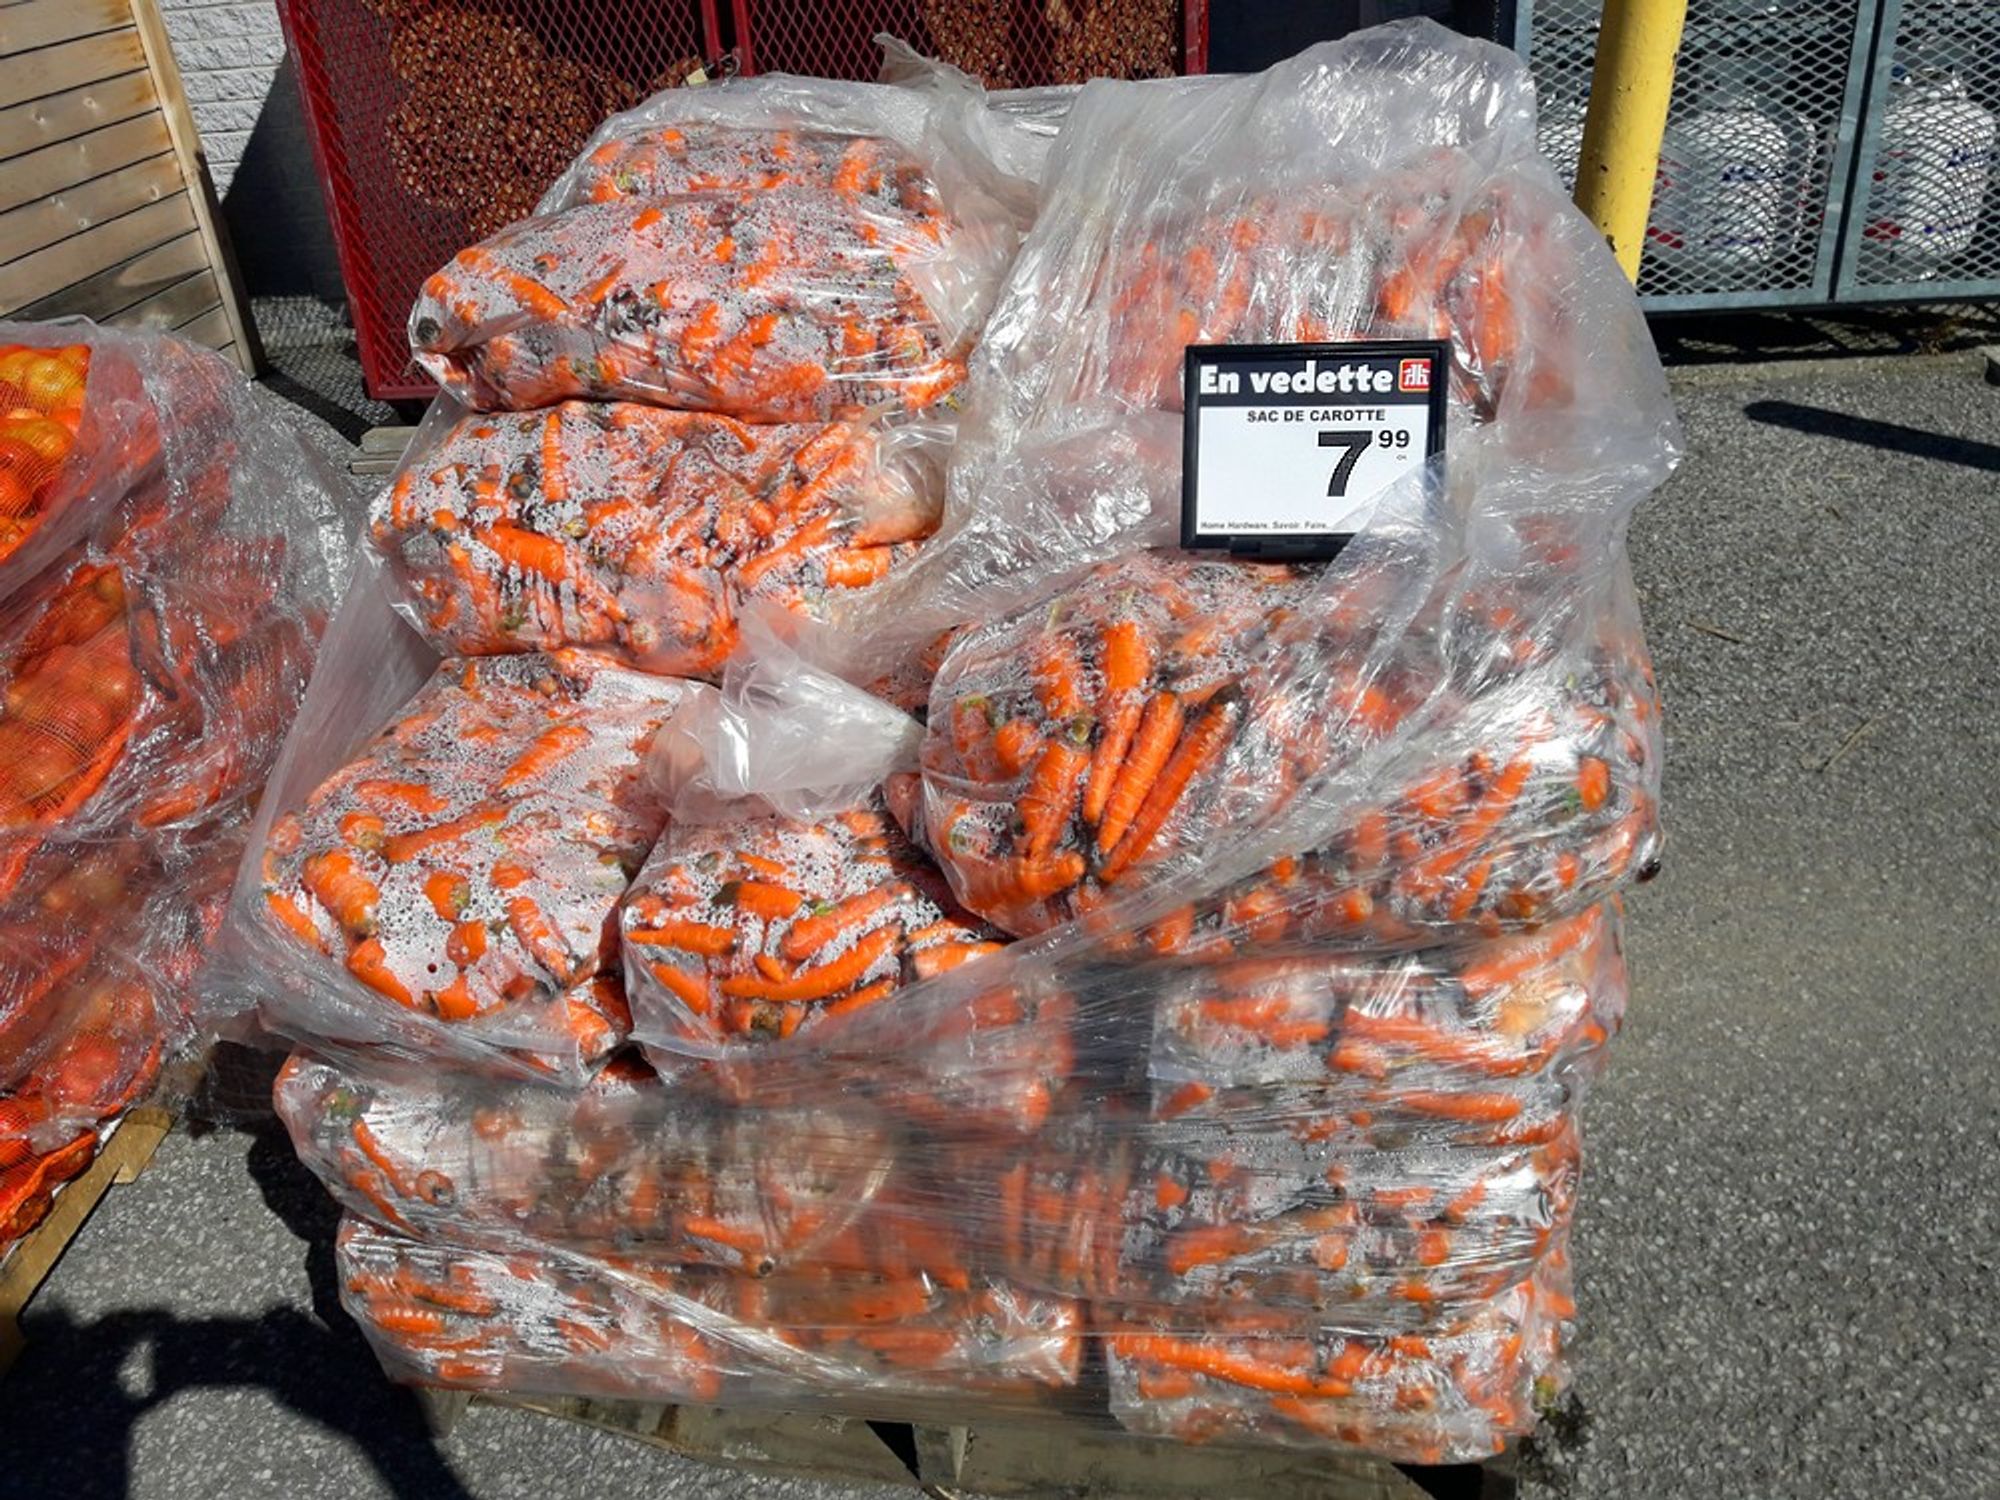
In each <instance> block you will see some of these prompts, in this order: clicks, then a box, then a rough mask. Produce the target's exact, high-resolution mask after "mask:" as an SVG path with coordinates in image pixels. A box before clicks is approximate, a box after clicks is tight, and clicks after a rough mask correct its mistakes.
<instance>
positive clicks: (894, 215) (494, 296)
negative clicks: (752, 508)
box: [410, 69, 1020, 421]
mask: <svg viewBox="0 0 2000 1500" xmlns="http://www.w3.org/2000/svg"><path fill="white" fill-rule="evenodd" d="M984 107H985V106H984V100H983V96H982V95H981V94H980V92H979V90H978V88H977V86H976V85H973V84H972V83H971V82H970V81H969V80H966V79H964V78H963V77H962V76H960V75H954V74H952V73H951V72H950V70H947V69H935V70H933V71H932V72H931V73H930V74H928V75H927V76H926V77H925V78H923V79H922V80H920V81H918V82H916V83H915V84H913V85H911V86H898V87H889V86H884V85H877V84H847V83H834V82H829V81H824V80H809V79H797V78H786V77H783V76H773V77H770V78H759V79H744V80H731V81H728V82H725V83H722V84H719V85H716V86H715V87H713V88H704V89H700V90H669V91H668V92H667V93H666V94H663V95H660V96H658V97H657V98H655V99H653V100H651V101H649V102H648V103H647V104H645V105H642V106H641V107H640V108H638V109H637V110H633V111H630V112H628V113H626V114H623V115H618V116H614V117H613V118H612V119H611V120H610V121H608V122H607V123H606V124H605V125H604V126H603V127H601V128H600V130H599V132H598V134H597V136H596V137H595V138H594V139H593V142H592V144H591V145H590V146H589V147H587V148H586V150H585V152H584V154H583V156H582V157H581V158H580V159H579V161H578V162H577V164H576V165H575V166H573V167H572V168H571V169H570V171H569V172H568V173H566V174H565V175H564V176H563V178H562V179H561V180H560V181H558V182H557V183H556V185H555V186H554V187H553V188H551V189H550V191H549V194H548V195H547V196H546V197H545V198H544V200H543V204H542V212H541V213H540V214H539V215H538V216H537V217H535V218H532V219H527V220H523V221H522V222H521V223H519V224H516V225H513V226H510V227H509V228H508V229H505V230H502V231H501V232H500V233H499V234H497V235H495V236H494V237H493V238H491V239H489V240H487V241H486V242H484V243H483V244H481V245H477V246H474V247H472V248H471V249H468V250H466V251H463V252H461V254H460V255H459V256H458V257H457V258H456V259H455V260H454V261H453V262H452V263H451V264H450V265H448V266H446V267H445V268H444V269H443V270H441V271H439V272H438V273H437V275H435V276H433V277H432V278H431V279H430V280H429V281H428V282H426V283H425V285H424V288H423V290H422V292H421V293H420V295H419V297H418V299H417V302H416V305H415V306H414V307H413V308H412V309H411V314H410V339H411V345H412V347H413V349H414V350H415V351H416V355H417V358H418V360H419V361H420V362H421V363H422V364H423V365H424V367H425V369H426V370H428V371H429V372H430V373H431V374H432V376H434V377H435V378H436V379H437V381H438V383H439V384H440V385H441V386H443V387H444V389H445V390H446V391H448V392H450V393H452V394H454V395H456V396H458V397H460V398H461V399H463V400H465V401H467V402H468V403H470V404H471V405H474V406H479V407H494V406H502V407H513V408H520V407H531V406H541V405H546V404H549V403H551V402H554V401H559V400H563V399H565V398H569V397H576V396H581V397H588V398H594V399H612V400H639V401H649V402H652V403H654V404H657V405H664V406H674V407H681V408H684V409H689V410H700V411H715V412H723V413H728V414H731V415H734V416H739V417H746V418H751V419H755V420H761V421H814V420H825V419H826V418H828V417H831V416H838V415H848V414H853V413H856V412H860V411H863V410H867V409H894V410H898V411H922V410H924V409H926V408H928V407H931V406H933V405H935V404H936V403H938V402H939V401H941V400H943V399H944V398H946V397H947V396H949V395H950V394H951V392H952V391H953V390H955V389H956V388H957V386H958V385H959V383H960V382H961V380H962V379H963V377H964V360H963V356H964V354H965V352H966V350H967V349H968V347H969V346H970V344H971V341H972V338H973V336H974V335H975V334H976V332H977V331H978V328H979V325H980V323H981V322H982V321H983V319H984V316H985V312H986V308H987V306H988V305H989V304H990V302H991V300H992V295H993V290H994V287H995V286H996V284H997V282H998V278H999V276H1000V274H1001V272H1002V270H1003V269H1004V267H1005V265H1006V262H1007V259H1008V257H1009V255H1010V254H1011V252H1012V250H1013V247H1014V244H1015V242H1016V240H1017V238H1018V234H1019V228H1020V225H1019V224H1018V222H1017V221H1016V219H1015V217H1014V214H1015V212H1017V211H1018V207H1019V204H1018V197H1019V193H1018V189H1015V190H1014V193H1013V194H1012V196H1013V197H1014V198H1015V199H1016V200H1017V201H1016V203H1015V204H1014V206H1013V207H1012V208H1010V206H1009V204H1008V203H1007V202H1005V201H1003V199H1005V198H1007V197H1008V196H1009V192H1008V187H1009V182H1008V179H1006V178H1005V177H1004V175H1003V174H1002V173H1001V171H1000V169H999V168H998V167H997V166H996V164H995V163H994V162H993V161H992V160H990V159H988V158H987V157H985V156H984V154H983V153H981V152H980V151H979V150H978V149H977V145H976V143H977V141H978V139H979V138H980V132H976V131H974V130H971V129H969V128H964V127H962V126H961V127H960V128H957V129H951V128H948V122H949V121H950V120H951V119H952V117H954V116H959V115H975V114H980V113H982V112H983V111H984Z"/></svg>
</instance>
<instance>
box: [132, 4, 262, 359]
mask: <svg viewBox="0 0 2000 1500" xmlns="http://www.w3.org/2000/svg"><path fill="white" fill-rule="evenodd" d="M128 3H129V4H130V5H131V7H132V20H133V24H135V25H136V26H137V27H138V28H139V38H140V40H141V41H142V42H144V43H145V47H146V66H147V67H148V68H149V69H150V70H151V71H152V74H153V83H154V86H155V88H156V89H157V90H158V91H159V95H160V114H161V117H162V118H163V119H164V120H165V121H166V126H167V131H168V134H169V136H170V138H171V139H172V141H173V143H174V152H175V154H176V155H178V156H179V157H180V159H181V173H182V175H183V176H184V177H186V178H187V185H188V196H189V198H190V199H191V200H192V202H193V205H194V217H195V223H196V224H197V225H198V226H199V227H200V229H201V237H202V240H203V242H204V243H205V244H206V245H207V246H208V263H209V265H210V266H212V267H213V268H214V270H215V277H216V280H217V281H218V282H220V283H221V284H222V289H223V298H222V317H223V320H224V321H225V322H227V323H228V324H229V335H228V337H227V338H223V339H214V340H210V341H209V342H210V343H211V344H213V345H214V346H215V347H217V348H220V347H222V346H223V345H225V344H228V345H233V346H234V347H235V350H236V363H237V365H238V366H239V367H240V368H241V369H242V370H243V371H244V373H246V374H249V375H255V374H256V373H257V372H258V371H259V370H260V369H262V368H263V364H264V346H263V345H262V344H261V343H260V342H259V341H258V338H257V325H256V323H254V322H253V321H252V320H251V317H250V302H249V299H248V298H247V297H245V296H244V294H243V273H242V272H241V271H240V270H238V269H237V266H236V252H235V250H234V248H233V247H232V246H231V245H230V243H229V232H228V229H227V228H226V227H225V226H224V224H223V222H222V205H221V204H220V203H219V202H218V201H217V200H216V196H215V184H214V183H213V182H211V181H210V180H209V176H208V159H207V158H206V157H205V156H204V155H203V154H202V149H201V132H200V130H199V129H197V128H196V126H195V123H194V111H193V110H191V109H189V108H188V100H187V89H186V88H185V87H184V86H183V85H182V83H181V69H180V64H179V63H178V62H176V61H175V60H174V47H173V40H172V38H170V37H169V36H168V35H167V23H166V22H165V21H164V20H162V19H161V18H160V7H159V0H128Z"/></svg>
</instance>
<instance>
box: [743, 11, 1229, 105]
mask: <svg viewBox="0 0 2000 1500" xmlns="http://www.w3.org/2000/svg"><path fill="white" fill-rule="evenodd" d="M731 5H732V10H733V19H734V21H735V23H736V51H737V55H738V57H739V58H740V59H741V61H742V65H743V71H744V72H746V73H754V72H760V71H761V72H766V73H809V74H813V75H815V76H818V77H825V78H859V79H868V78H873V77H874V76H875V74H876V69H877V68H878V66H879V65H880V62H881V53H880V51H879V50H878V49H877V47H876V46H875V35H876V33H877V32H886V33H888V34H889V35H890V36H896V37H901V38H902V39H903V40H904V41H906V42H908V43H909V44H910V45H911V46H913V47H915V48H916V49H917V50H918V51H919V52H922V53H924V54H925V55H927V56H935V57H942V58H944V59H945V60H946V61H947V62H953V63H957V64H958V65H959V66H961V67H964V68H966V70H967V71H968V72H973V73H979V74H981V75H982V76H983V77H984V78H985V80H986V82H987V83H989V84H991V85H993V86H994V87H1004V88H1032V87H1034V86H1036V85H1039V84H1047V83H1080V82H1082V81H1083V78H1084V77H1085V76H1089V75H1094V74H1098V73H1105V72H1120V73H1127V74H1131V75H1132V76H1140V75H1141V74H1145V73H1158V74H1166V73H1205V72H1207V71H1208V0H731ZM1126 17H1139V18H1144V19H1151V20H1154V21H1156V22H1157V24H1158V25H1159V27H1160V29H1161V31H1162V33H1163V34H1164V37H1165V46H1164V48H1162V49H1160V51H1161V52H1162V54H1163V55H1160V56H1158V57H1157V59H1156V60H1157V62H1158V64H1159V66H1158V67H1157V68H1153V69H1149V68H1139V69H1133V68H1130V67H1126V68H1107V67H1106V66H1105V65H1104V63H1103V61H1102V57H1103V55H1104V54H1103V52H1102V50H1101V47H1100V46H1094V45H1092V44H1091V40H1089V39H1086V33H1085V31H1083V30H1079V29H1078V28H1088V27H1089V26H1090V24H1091V21H1092V19H1093V18H1103V19H1109V20H1111V21H1114V22H1118V23H1119V31H1120V32H1125V33H1129V27H1128V26H1126V25H1125V24H1123V21H1122V20H1121V18H1126ZM1065 19H1066V21H1067V24H1066V25H1064V24H1060V23H1061V22H1063V21H1064V20H1065ZM1003 30H1004V32H1005V37H1004V40H1003V39H1002V37H1001V33H1002V32H1003ZM954 31H956V32H958V33H959V35H960V36H962V37H964V38H965V39H966V41H965V42H964V43H963V44H962V45H965V46H970V47H972V48H976V49H977V50H978V52H979V53H980V54H981V56H978V57H974V56H970V55H968V54H966V53H964V52H960V48H959V47H957V46H954V37H953V32H954ZM1116 35H1117V33H1113V32H1112V30H1111V28H1110V27H1109V26H1105V25H1103V24H1102V22H1101V21H1100V25H1099V26H1098V28H1097V34H1096V37H1095V41H1096V42H1098V43H1102V42H1104V41H1107V40H1112V41H1114V45H1115V37H1116ZM1066 36H1067V38H1068V40H1065V37H1066ZM1125 40H1126V44H1127V45H1128V46H1129V45H1130V44H1131V36H1130V35H1129V34H1128V35H1127V36H1126V38H1125ZM1079 44H1081V45H1079ZM1136 50H1147V51H1150V50H1151V49H1136ZM955 52H960V55H954V53H955ZM989 59H990V60H998V61H999V62H1000V67H999V68H998V69H997V70H996V69H994V68H991V67H988V66H985V65H984V62H985V61H986V60H989Z"/></svg>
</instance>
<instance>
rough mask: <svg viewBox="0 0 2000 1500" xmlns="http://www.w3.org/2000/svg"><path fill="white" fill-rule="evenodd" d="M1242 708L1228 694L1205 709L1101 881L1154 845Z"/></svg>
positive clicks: (1102, 871) (1100, 874)
mask: <svg viewBox="0 0 2000 1500" xmlns="http://www.w3.org/2000/svg"><path fill="white" fill-rule="evenodd" d="M1241 707H1242V700H1241V699H1240V698H1238V697H1236V696H1235V695H1234V694H1228V695H1224V696H1220V697H1217V698H1214V699H1212V700H1211V701H1210V703H1209V705H1208V707H1207V708H1205V709H1203V710H1202V715H1201V718H1199V719H1198V720H1196V721H1195V725H1194V727H1193V728H1192V729H1190V730H1189V731H1188V732H1187V733H1186V734H1185V735H1183V736H1182V737H1181V742H1180V744H1179V745H1178V746H1177V747H1176V748H1175V750H1174V753H1173V756H1172V758H1171V759H1169V760H1168V762H1167V764H1166V766H1165V768H1164V769H1163V770H1162V771H1161V772H1160V777H1159V780H1157V781H1156V782H1154V783H1153V785H1152V786H1151V788H1149V789H1148V790H1147V792H1146V797H1145V800H1144V801H1143V802H1142V803H1141V804H1140V806H1139V811H1138V814H1137V815H1136V816H1135V817H1134V818H1133V820H1132V826H1131V827H1130V828H1129V829H1128V830H1127V831H1126V833H1125V836H1124V837H1123V838H1122V839H1120V840H1119V841H1118V845H1117V847H1116V848H1114V849H1113V850H1112V851H1111V855H1110V857H1109V858H1108V859H1106V860H1105V861H1104V863H1103V864H1102V865H1101V866H1100V867H1099V868H1098V879H1099V880H1101V881H1103V882H1104V883H1105V884H1106V885H1109V884H1110V883H1111V882H1112V881H1114V880H1116V879H1117V878H1118V877H1119V876H1120V875H1121V874H1123V873H1124V872H1125V871H1126V870H1127V869H1129V868H1130V867H1131V865H1132V862H1133V861H1134V860H1136V859H1138V858H1139V856H1140V855H1142V854H1144V853H1145V852H1146V850H1147V848H1148V847H1150V846H1151V844H1152V842H1153V840H1154V838H1155V837H1156V836H1158V834H1159V831H1160V828H1161V826H1162V825H1163V824H1165V822H1166V820H1167V816H1168V814H1170V813H1171V812H1172V811H1173V810H1174V807H1175V805H1176V804H1177V803H1179V801H1180V799H1181V794H1182V792H1184V791H1186V790H1187V785H1188V783H1189V782H1190V781H1192V780H1193V779H1194V777H1195V776H1196V774H1197V773H1199V772H1201V771H1203V770H1205V769H1207V767H1208V764H1209V762H1210V761H1212V760H1214V759H1215V758H1216V757H1217V756H1218V755H1220V754H1221V753H1222V750H1223V747H1224V746H1225V745H1226V744H1227V743H1228V741H1229V736H1230V735H1231V734H1232V733H1233V732H1234V731H1235V728H1236V721H1237V719H1238V717H1239V716H1240V712H1241Z"/></svg>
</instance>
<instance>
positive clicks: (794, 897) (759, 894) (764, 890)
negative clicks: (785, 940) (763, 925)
mask: <svg viewBox="0 0 2000 1500" xmlns="http://www.w3.org/2000/svg"><path fill="white" fill-rule="evenodd" d="M716 899H717V900H718V901H719V902H721V903H722V904H724V905H727V906H734V907H735V908H736V909H737V910H738V911H744V912H748V913H749V914H750V915H751V916H753V917H762V918H764V920H765V921H767V922H769V921H782V920H783V919H784V918H786V917H789V916H791V915H792V914H793V913H794V912H796V911H797V910H798V909H799V908H800V907H801V906H804V905H805V897H803V896H801V895H800V894H799V893H798V892H797V891H795V890H791V889H789V888H788V887H786V886H782V885H772V884H769V883H767V882H765V881H761V880H737V881H732V882H730V883H729V884H728V885H725V886H724V887H723V888H722V889H721V891H719V892H718V893H717V895H716Z"/></svg>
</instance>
